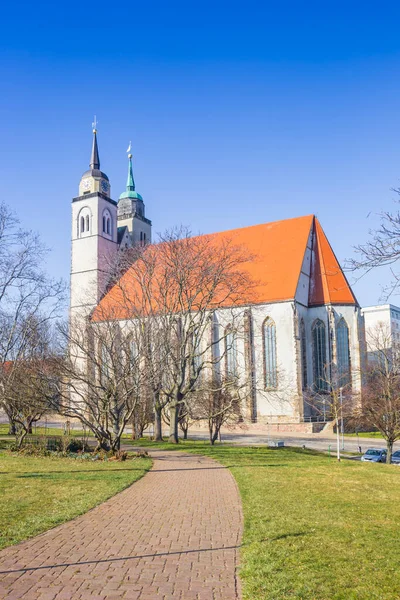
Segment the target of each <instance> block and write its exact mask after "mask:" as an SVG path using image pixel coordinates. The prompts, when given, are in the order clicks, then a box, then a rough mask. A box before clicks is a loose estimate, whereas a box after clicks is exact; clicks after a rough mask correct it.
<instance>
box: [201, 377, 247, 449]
mask: <svg viewBox="0 0 400 600" xmlns="http://www.w3.org/2000/svg"><path fill="white" fill-rule="evenodd" d="M245 390H246V386H245V385H240V384H239V381H238V380H237V379H236V378H225V377H224V378H222V379H220V380H216V379H215V378H214V379H213V380H212V381H210V382H209V384H208V385H206V386H204V387H203V389H200V390H198V391H196V392H194V394H193V402H192V405H193V406H192V414H193V415H194V416H195V418H196V419H198V420H204V421H206V422H207V425H208V432H209V438H210V444H211V445H214V444H215V442H216V441H217V439H218V436H219V435H220V431H221V427H222V426H225V427H228V428H229V427H234V426H236V425H238V424H239V423H241V422H242V421H243V414H242V408H243V398H242V393H243V392H245Z"/></svg>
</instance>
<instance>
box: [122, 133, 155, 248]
mask: <svg viewBox="0 0 400 600" xmlns="http://www.w3.org/2000/svg"><path fill="white" fill-rule="evenodd" d="M118 230H119V233H120V236H121V234H125V235H124V237H125V236H126V239H127V240H129V244H127V245H129V246H134V245H137V244H140V245H144V244H147V243H150V242H151V221H150V219H148V218H147V217H146V216H145V205H144V202H143V197H142V196H141V195H140V194H139V193H138V192H137V191H136V186H135V180H134V178H133V168H132V154H131V144H129V148H128V179H127V181H126V189H125V191H124V192H122V194H121V195H120V197H119V200H118ZM121 242H122V240H121ZM122 248H123V243H122Z"/></svg>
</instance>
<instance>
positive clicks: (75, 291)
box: [70, 129, 363, 432]
mask: <svg viewBox="0 0 400 600" xmlns="http://www.w3.org/2000/svg"><path fill="white" fill-rule="evenodd" d="M213 236H214V237H216V238H218V237H220V238H221V240H223V239H224V237H225V238H226V237H227V236H229V238H231V239H233V240H234V241H235V243H237V244H238V245H240V246H242V247H243V248H246V249H248V251H249V254H251V255H252V256H254V257H255V259H254V260H253V261H252V262H251V263H249V264H248V267H246V268H248V270H249V275H251V276H252V277H253V278H254V280H255V281H257V282H258V284H257V285H258V290H257V302H255V303H254V302H253V303H251V304H248V303H247V302H246V299H245V298H244V299H243V307H242V308H243V309H244V310H243V315H244V316H243V331H244V335H243V336H242V337H240V338H239V339H238V340H237V346H238V347H237V349H236V350H235V356H234V360H236V361H237V362H238V365H237V368H238V371H239V373H240V372H241V371H242V372H243V373H244V372H245V371H246V370H247V371H249V372H251V378H250V380H251V382H252V383H251V385H250V389H249V390H248V394H247V396H248V397H247V400H246V407H245V410H244V412H245V417H246V420H247V421H248V422H249V423H261V424H266V423H268V426H269V427H271V428H273V429H277V428H278V429H279V430H281V431H284V430H287V431H290V430H298V431H305V432H306V431H310V432H311V431H317V430H318V428H319V427H320V426H321V425H320V423H317V422H316V421H323V415H321V414H319V415H316V413H315V411H314V410H313V408H312V407H311V405H310V403H309V402H308V401H307V398H308V396H307V394H308V391H309V390H310V389H314V390H316V391H320V392H323V391H324V390H326V386H327V382H326V376H325V373H326V366H327V365H331V364H335V365H336V366H337V369H338V371H339V372H340V373H341V375H342V376H343V377H344V378H345V379H346V380H347V381H348V382H350V383H351V387H352V389H353V391H354V392H358V391H360V388H361V378H360V368H361V349H362V344H363V341H362V340H363V326H362V318H361V313H360V307H359V305H358V302H357V300H356V298H355V296H354V294H353V292H352V290H351V287H350V286H349V283H348V282H347V280H346V277H345V275H344V273H343V271H342V269H341V267H340V265H339V263H338V261H337V259H336V256H335V254H334V252H333V250H332V248H331V246H330V244H329V241H328V239H327V237H326V235H325V233H324V231H323V229H322V226H321V224H320V222H319V221H318V219H317V217H315V216H314V215H308V216H302V217H297V218H292V219H287V220H284V221H277V222H273V223H264V224H259V225H254V226H251V227H244V228H240V229H235V230H230V231H225V232H221V233H216V234H213ZM148 242H151V221H150V220H149V219H148V218H147V217H146V216H145V205H144V202H143V198H142V196H141V195H140V194H138V193H137V192H136V189H135V182H134V178H133V171H132V156H131V155H130V154H129V156H128V180H127V184H126V190H125V191H124V192H122V193H121V195H120V196H119V200H118V202H116V201H115V200H113V199H112V198H111V191H110V183H109V180H108V177H107V176H106V175H105V174H104V173H103V172H102V171H101V170H100V159H99V151H98V146H97V132H96V130H95V129H94V131H93V147H92V156H91V160H90V169H89V170H88V171H86V172H85V173H84V174H83V176H82V179H81V182H80V185H79V196H78V197H76V198H74V199H73V201H72V268H71V306H70V310H71V315H74V314H78V313H81V314H82V312H83V313H85V314H87V315H88V314H90V313H91V311H92V310H93V309H94V308H95V306H96V304H99V305H100V306H101V305H102V303H110V302H112V299H113V288H111V289H106V283H107V282H106V281H105V280H104V277H105V275H104V273H105V272H106V269H105V264H106V261H107V257H110V256H112V255H113V253H115V252H118V251H120V250H122V249H124V248H126V247H130V246H131V245H133V244H145V243H148ZM123 277H129V271H128V272H127V273H125V275H123ZM84 290H88V292H87V293H86V292H85V294H83V293H82V292H83V291H84ZM89 292H90V293H89ZM83 295H84V297H85V298H86V301H85V300H82V296H83ZM221 319H222V320H223V315H221ZM229 358H230V360H232V357H228V356H227V360H228V359H229ZM279 373H283V374H284V377H278V374H279ZM271 430H272V429H271Z"/></svg>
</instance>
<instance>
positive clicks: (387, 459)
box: [386, 440, 393, 465]
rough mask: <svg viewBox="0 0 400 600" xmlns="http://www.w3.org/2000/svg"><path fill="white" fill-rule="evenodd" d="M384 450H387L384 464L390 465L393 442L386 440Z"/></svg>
mask: <svg viewBox="0 0 400 600" xmlns="http://www.w3.org/2000/svg"><path fill="white" fill-rule="evenodd" d="M386 448H387V454H386V464H388V465H390V463H391V461H392V454H393V442H391V441H389V440H386Z"/></svg>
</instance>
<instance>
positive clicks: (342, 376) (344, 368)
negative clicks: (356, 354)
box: [336, 319, 350, 387]
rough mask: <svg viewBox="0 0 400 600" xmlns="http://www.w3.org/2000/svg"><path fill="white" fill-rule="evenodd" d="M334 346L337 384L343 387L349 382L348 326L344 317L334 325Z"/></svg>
mask: <svg viewBox="0 0 400 600" xmlns="http://www.w3.org/2000/svg"><path fill="white" fill-rule="evenodd" d="M336 347H337V366H338V374H339V385H340V386H341V387H343V386H345V385H347V384H348V383H349V382H350V346H349V328H348V327H347V323H346V321H345V320H344V319H340V321H339V323H338V324H337V327H336Z"/></svg>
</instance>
